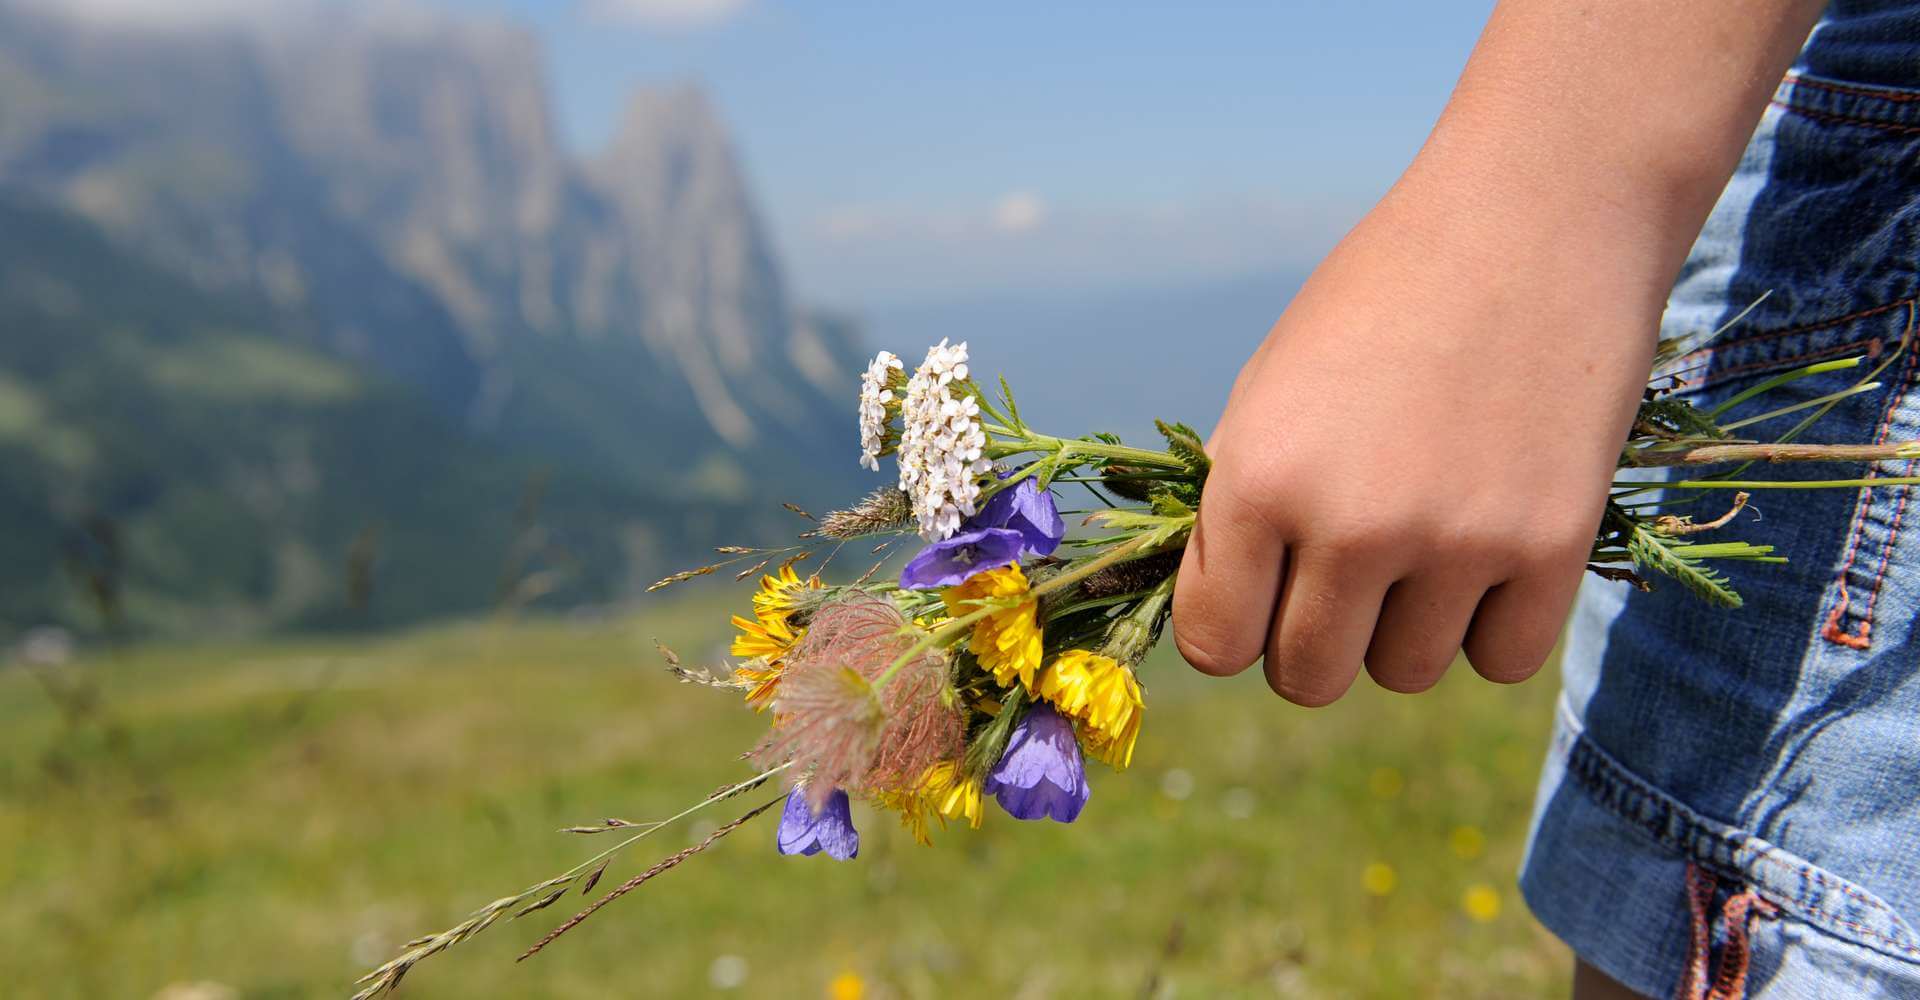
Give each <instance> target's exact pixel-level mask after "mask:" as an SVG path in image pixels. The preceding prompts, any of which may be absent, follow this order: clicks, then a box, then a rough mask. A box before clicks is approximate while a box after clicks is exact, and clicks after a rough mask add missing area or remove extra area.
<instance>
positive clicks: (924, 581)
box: [900, 528, 1024, 590]
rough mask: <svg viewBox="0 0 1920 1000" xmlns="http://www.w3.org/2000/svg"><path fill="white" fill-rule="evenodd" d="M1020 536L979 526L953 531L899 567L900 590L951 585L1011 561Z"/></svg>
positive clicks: (1020, 540)
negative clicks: (978, 527) (949, 536)
mask: <svg viewBox="0 0 1920 1000" xmlns="http://www.w3.org/2000/svg"><path fill="white" fill-rule="evenodd" d="M1023 544H1024V540H1023V538H1022V537H1021V535H1020V533H1019V532H1017V531H1012V530H1009V529H1006V528H982V529H980V530H978V531H969V532H965V533H963V534H958V535H954V536H953V537H952V538H948V539H946V540H945V541H939V542H935V543H933V544H932V545H929V546H927V547H926V548H924V549H921V550H920V553H919V554H918V555H916V556H914V557H913V559H912V560H910V561H909V562H908V563H907V565H906V567H905V568H903V569H902V570H901V571H900V587H901V589H902V590H931V589H933V588H935V587H954V586H958V585H960V584H962V583H965V582H966V581H967V580H969V579H971V578H973V577H974V576H977V575H979V574H981V573H984V572H986V571H988V570H993V569H1000V568H1001V567H1004V566H1010V565H1012V564H1013V563H1014V562H1015V561H1016V560H1017V559H1019V557H1020V549H1021V546H1022V545H1023Z"/></svg>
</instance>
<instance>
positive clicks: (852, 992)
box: [827, 970, 867, 1000]
mask: <svg viewBox="0 0 1920 1000" xmlns="http://www.w3.org/2000/svg"><path fill="white" fill-rule="evenodd" d="M866 995H867V981H866V980H864V979H861V978H860V974H859V973H857V972H853V971H851V970H849V971H847V972H842V973H841V974H839V975H837V976H835V977H833V981H832V982H830V983H828V984H827V996H828V998H829V1000H862V998H863V997H865V996H866Z"/></svg>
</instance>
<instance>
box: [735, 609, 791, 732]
mask: <svg viewBox="0 0 1920 1000" xmlns="http://www.w3.org/2000/svg"><path fill="white" fill-rule="evenodd" d="M733 627H734V628H737V629H739V630H740V634H739V635H736V636H734V637H733V655H734V656H736V657H739V658H740V659H741V660H743V661H744V662H743V663H741V664H740V665H739V666H737V667H735V668H734V669H733V676H734V679H735V680H738V681H739V682H741V683H742V684H745V685H748V688H747V704H749V705H751V706H753V708H754V710H755V711H765V710H766V708H767V706H769V705H771V704H773V695H774V692H775V691H776V690H778V689H779V687H780V676H781V675H782V674H784V673H786V668H787V665H786V659H787V654H788V653H790V652H792V651H793V646H794V644H795V643H797V642H799V641H800V636H801V635H802V634H803V633H804V631H805V630H804V629H802V630H799V631H796V630H794V629H793V628H792V627H791V626H789V625H788V624H787V623H786V622H785V621H780V620H776V621H773V622H771V623H769V622H764V621H755V620H753V619H751V618H742V617H740V616H739V615H734V616H733Z"/></svg>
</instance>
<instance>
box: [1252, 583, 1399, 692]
mask: <svg viewBox="0 0 1920 1000" xmlns="http://www.w3.org/2000/svg"><path fill="white" fill-rule="evenodd" d="M1290 555H1291V556H1292V559H1291V562H1290V563H1289V565H1288V572H1287V581H1286V585H1285V587H1284V589H1283V590H1282V592H1281V595H1280V610H1279V612H1278V614H1277V615H1276V616H1275V618H1274V623H1273V629H1272V632H1271V638H1270V639H1269V641H1268V644H1267V684H1268V685H1270V686H1271V687H1272V688H1273V690H1274V693H1275V694H1278V695H1279V696H1280V697H1282V698H1285V699H1287V700H1288V701H1290V702H1293V703H1294V704H1296V705H1305V706H1307V707H1308V708H1318V707H1320V706H1321V705H1329V704H1332V703H1333V702H1335V701H1337V700H1339V698H1340V696H1341V695H1343V694H1346V693H1347V689H1348V688H1350V687H1352V686H1353V679H1354V678H1355V677H1358V676H1359V675H1360V664H1361V660H1362V659H1363V658H1364V657H1365V655H1366V651H1367V644H1368V641H1369V640H1370V639H1371V638H1372V636H1373V626H1374V623H1375V622H1376V621H1378V620H1379V618H1380V602H1381V599H1382V598H1383V597H1384V596H1385V595H1386V592H1387V585H1388V584H1389V583H1391V582H1392V576H1391V575H1389V574H1387V573H1384V572H1380V571H1378V570H1372V571H1370V570H1369V569H1367V568H1366V565H1365V561H1356V560H1353V559H1350V558H1345V557H1340V556H1336V555H1333V554H1331V553H1329V552H1328V551H1327V550H1326V549H1319V550H1315V549H1297V550H1294V551H1293V552H1292V553H1290Z"/></svg>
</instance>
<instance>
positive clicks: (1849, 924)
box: [1567, 733, 1920, 957]
mask: <svg viewBox="0 0 1920 1000" xmlns="http://www.w3.org/2000/svg"><path fill="white" fill-rule="evenodd" d="M1571 738H1572V741H1573V743H1574V746H1572V747H1569V749H1568V750H1567V755H1568V757H1569V764H1570V765H1571V763H1572V760H1571V758H1572V757H1573V756H1574V755H1575V754H1578V753H1580V751H1581V750H1582V749H1583V748H1584V750H1585V751H1586V752H1585V753H1584V754H1583V755H1582V756H1584V757H1586V758H1588V759H1590V760H1591V762H1592V763H1591V764H1590V765H1588V766H1590V767H1599V768H1604V769H1605V770H1606V774H1605V775H1604V776H1601V775H1592V774H1586V773H1583V772H1582V770H1581V769H1580V768H1578V767H1573V766H1569V767H1568V774H1569V775H1571V776H1572V777H1573V778H1574V780H1576V781H1578V782H1580V783H1582V784H1588V785H1613V784H1618V785H1621V786H1625V790H1626V791H1629V792H1632V793H1634V794H1636V795H1639V796H1641V797H1642V798H1647V799H1652V800H1654V801H1655V802H1663V801H1671V802H1673V805H1672V808H1674V809H1677V810H1679V811H1682V812H1690V811H1691V810H1689V809H1688V808H1687V806H1686V804H1685V803H1682V802H1678V801H1677V800H1672V799H1670V798H1669V797H1668V796H1666V795H1665V794H1664V793H1661V792H1656V791H1654V790H1653V789H1652V787H1650V786H1648V785H1647V784H1646V782H1644V781H1642V780H1641V779H1640V776H1639V775H1636V774H1634V773H1633V772H1631V771H1628V770H1626V769H1625V768H1624V767H1622V766H1621V765H1619V764H1617V763H1615V762H1614V761H1613V760H1612V759H1611V758H1609V757H1607V756H1606V751H1604V750H1601V749H1600V747H1599V746H1598V745H1597V744H1595V743H1594V742H1593V741H1592V740H1591V739H1588V738H1587V736H1586V735H1585V734H1584V733H1582V734H1577V735H1573V736H1572V737H1571ZM1610 797H1611V796H1603V797H1602V798H1601V799H1600V801H1599V802H1598V803H1597V805H1598V806H1599V807H1600V808H1602V809H1606V810H1608V811H1609V812H1612V813H1613V814H1615V815H1616V816H1619V817H1620V818H1621V819H1623V820H1626V821H1627V823H1628V824H1629V825H1631V826H1632V827H1633V828H1634V829H1635V830H1637V831H1639V832H1640V833H1641V834H1642V835H1643V836H1645V837H1648V838H1649V839H1651V840H1653V841H1654V842H1656V843H1661V844H1668V843H1669V840H1668V838H1665V837H1662V836H1660V835H1659V834H1658V833H1656V832H1655V831H1654V830H1653V828H1652V826H1651V824H1649V823H1648V822H1647V821H1645V820H1643V819H1641V818H1639V817H1636V816H1633V815H1630V814H1629V813H1628V812H1627V811H1625V807H1624V806H1616V805H1613V804H1612V803H1610V802H1608V801H1607V799H1608V798H1610ZM1680 818H1681V821H1682V822H1684V823H1685V824H1686V825H1687V827H1688V829H1689V830H1690V831H1692V836H1689V837H1685V838H1682V840H1683V841H1684V840H1691V839H1693V837H1694V836H1704V837H1707V838H1709V839H1711V840H1713V841H1715V842H1716V843H1720V844H1723V845H1724V846H1726V847H1727V848H1728V849H1729V850H1731V851H1733V852H1735V853H1736V854H1738V853H1739V852H1741V851H1751V852H1752V857H1753V860H1754V861H1756V862H1759V863H1761V864H1767V865H1772V866H1773V867H1775V868H1778V869H1779V870H1780V871H1781V872H1782V873H1783V874H1785V875H1786V876H1787V877H1789V878H1801V879H1807V880H1810V881H1812V882H1814V883H1816V884H1818V885H1819V886H1820V887H1821V888H1822V889H1824V890H1827V891H1830V892H1838V893H1840V894H1841V895H1843V896H1846V897H1848V898H1849V899H1852V900H1853V901H1854V902H1856V903H1858V904H1860V905H1861V906H1864V907H1866V908H1867V909H1869V910H1872V911H1873V912H1875V913H1887V914H1889V915H1892V916H1894V917H1895V918H1896V919H1897V918H1898V914H1896V913H1894V912H1893V910H1892V909H1891V908H1890V907H1888V906H1887V905H1886V904H1885V903H1883V902H1880V901H1878V900H1876V899H1874V898H1873V897H1871V896H1868V895H1867V894H1866V893H1864V892H1862V891H1861V890H1859V889H1856V888H1854V887H1853V886H1851V885H1848V884H1847V883H1845V882H1840V881H1836V880H1834V879H1833V878H1830V877H1828V876H1827V874H1826V873H1825V872H1822V871H1821V870H1820V869H1818V868H1815V867H1813V866H1812V865H1809V864H1802V865H1799V866H1797V867H1796V866H1794V865H1789V864H1787V863H1786V862H1785V861H1782V860H1780V859H1779V858H1778V857H1776V856H1775V852H1776V851H1777V850H1778V848H1775V847H1773V846H1772V845H1770V844H1769V845H1766V846H1765V847H1753V846H1752V842H1753V841H1756V840H1758V838H1757V837H1754V836H1753V835H1752V834H1746V833H1738V832H1735V833H1728V834H1721V833H1719V832H1716V831H1714V830H1712V829H1710V828H1708V827H1707V826H1705V825H1704V824H1703V823H1701V822H1700V821H1699V820H1698V819H1690V818H1687V817H1686V816H1682V817H1680ZM1735 840H1739V841H1742V842H1743V843H1735ZM1761 843H1764V841H1762V842H1761ZM1670 846H1673V847H1675V848H1678V849H1680V850H1683V851H1686V852H1688V853H1693V849H1692V848H1690V847H1687V846H1686V845H1685V844H1684V843H1671V844H1670ZM1698 860H1699V863H1700V865H1701V866H1702V867H1705V868H1718V867H1719V865H1718V864H1716V863H1715V862H1714V861H1712V860H1711V859H1706V858H1701V859H1698ZM1725 874H1728V875H1729V876H1730V877H1736V878H1740V879H1741V880H1742V881H1745V878H1744V875H1743V873H1741V872H1739V871H1738V870H1737V869H1735V870H1729V871H1727V872H1725ZM1760 892H1761V895H1762V896H1763V897H1766V896H1778V902H1777V904H1776V905H1779V906H1781V907H1783V908H1785V909H1788V910H1792V911H1795V912H1803V913H1807V914H1811V915H1812V916H1814V917H1818V918H1819V919H1821V920H1824V921H1829V922H1831V923H1833V924H1836V925H1838V926H1841V927H1844V928H1846V929H1848V930H1850V931H1853V932H1854V933H1856V934H1858V935H1860V936H1862V937H1867V938H1872V939H1873V940H1875V941H1879V942H1880V943H1882V944H1884V945H1886V946H1887V947H1888V948H1890V949H1893V950H1896V951H1901V952H1904V953H1906V954H1907V955H1910V956H1915V957H1920V947H1916V946H1914V945H1912V944H1907V943H1905V942H1902V941H1900V940H1898V939H1896V938H1891V937H1888V936H1887V935H1885V934H1882V933H1880V932H1879V931H1876V930H1874V929H1873V928H1871V927H1868V926H1866V925H1865V924H1862V923H1859V922H1857V921H1853V920H1848V919H1847V918H1845V917H1843V916H1840V915H1839V914H1837V913H1833V912H1831V911H1828V910H1826V909H1823V908H1821V907H1819V906H1815V905H1813V903H1811V902H1809V901H1807V900H1804V899H1801V898H1800V897H1799V895H1798V894H1785V893H1776V892H1774V891H1773V890H1771V889H1768V888H1766V887H1760Z"/></svg>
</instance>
